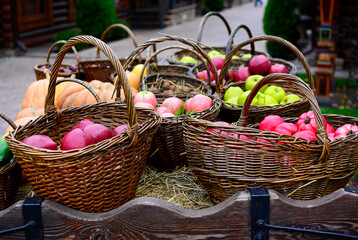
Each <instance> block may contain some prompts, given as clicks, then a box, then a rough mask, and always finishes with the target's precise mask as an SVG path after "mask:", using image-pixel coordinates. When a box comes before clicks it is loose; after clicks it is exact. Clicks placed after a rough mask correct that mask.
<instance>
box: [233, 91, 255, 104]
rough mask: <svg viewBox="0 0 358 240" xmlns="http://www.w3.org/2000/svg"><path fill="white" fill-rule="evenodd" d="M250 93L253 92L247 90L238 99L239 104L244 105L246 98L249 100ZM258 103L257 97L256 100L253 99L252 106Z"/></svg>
mask: <svg viewBox="0 0 358 240" xmlns="http://www.w3.org/2000/svg"><path fill="white" fill-rule="evenodd" d="M250 92H251V90H247V91H245V92H243V93H242V94H241V95H240V96H239V98H238V99H237V104H238V105H244V103H245V101H246V98H247V96H249V94H250ZM257 103H258V99H257V98H256V96H255V97H254V99H252V102H251V105H257Z"/></svg>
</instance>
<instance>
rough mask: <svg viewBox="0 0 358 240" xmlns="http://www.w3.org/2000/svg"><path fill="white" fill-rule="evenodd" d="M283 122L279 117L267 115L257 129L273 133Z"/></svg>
mask: <svg viewBox="0 0 358 240" xmlns="http://www.w3.org/2000/svg"><path fill="white" fill-rule="evenodd" d="M284 122H285V121H284V120H283V119H282V117H280V116H279V115H268V116H266V117H265V118H264V119H263V120H262V121H261V123H260V125H259V128H260V130H262V131H274V130H275V128H276V127H277V126H278V125H280V124H281V123H284Z"/></svg>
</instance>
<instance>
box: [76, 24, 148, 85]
mask: <svg viewBox="0 0 358 240" xmlns="http://www.w3.org/2000/svg"><path fill="white" fill-rule="evenodd" d="M115 28H121V29H123V30H125V31H126V32H127V33H128V35H129V36H130V38H131V39H132V41H133V45H134V47H135V48H136V47H138V42H137V39H136V38H135V36H134V34H133V32H132V31H131V30H130V29H129V28H128V27H127V26H126V25H124V24H121V23H117V24H113V25H111V26H109V27H108V28H107V29H106V30H105V31H104V32H103V33H102V36H101V38H100V39H101V40H102V41H104V39H105V38H106V36H107V34H108V32H110V31H111V30H113V29H115ZM125 60H126V59H125V58H120V59H119V61H120V62H121V64H123V63H124V62H125ZM142 62H144V59H142V58H141V57H140V56H139V57H137V59H136V60H135V61H133V63H132V64H133V65H136V64H139V63H142ZM79 65H80V68H81V69H82V70H83V71H84V74H85V78H86V81H91V80H100V81H102V82H112V83H113V81H112V78H111V74H112V73H113V72H115V69H114V67H113V65H112V64H111V62H110V61H109V60H108V59H107V58H100V49H99V48H98V49H97V57H96V59H90V60H81V61H80V62H79Z"/></svg>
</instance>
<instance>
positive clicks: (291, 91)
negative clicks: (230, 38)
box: [218, 36, 315, 123]
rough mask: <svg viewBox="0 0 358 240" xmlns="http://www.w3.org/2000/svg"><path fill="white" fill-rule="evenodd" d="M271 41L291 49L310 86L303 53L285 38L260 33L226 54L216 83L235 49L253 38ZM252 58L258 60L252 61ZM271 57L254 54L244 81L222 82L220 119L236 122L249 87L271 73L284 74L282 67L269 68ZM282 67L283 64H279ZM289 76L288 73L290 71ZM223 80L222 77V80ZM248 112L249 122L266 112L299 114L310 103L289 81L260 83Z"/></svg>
mask: <svg viewBox="0 0 358 240" xmlns="http://www.w3.org/2000/svg"><path fill="white" fill-rule="evenodd" d="M262 40H264V41H274V42H277V43H280V44H282V45H284V46H287V47H288V48H289V49H290V50H292V51H293V52H294V53H295V54H296V56H297V57H298V59H299V60H300V61H301V63H302V65H303V66H304V68H305V70H306V74H307V78H308V82H309V86H310V87H311V88H312V89H313V91H315V90H314V89H315V88H314V81H313V77H312V74H311V70H310V67H309V65H308V63H307V61H306V59H305V57H304V56H303V54H302V53H301V52H300V51H299V50H298V49H297V48H296V47H295V46H294V45H293V44H291V43H289V42H288V41H286V40H284V39H282V38H279V37H275V36H261V37H254V38H251V39H249V40H247V41H244V42H242V43H240V44H238V45H237V46H236V47H235V48H233V49H232V50H231V51H230V53H229V54H228V55H227V58H226V59H225V62H224V63H223V65H222V68H221V72H220V75H219V79H220V80H221V81H218V82H219V83H221V82H223V81H224V80H225V75H226V74H225V73H226V72H227V71H228V69H229V66H230V59H231V58H232V56H234V54H235V52H236V51H239V49H241V48H242V47H243V46H245V45H247V44H250V43H251V42H256V41H262ZM256 58H259V60H257V61H255V62H253V60H255V59H256ZM272 61H273V60H272V59H268V58H266V57H265V56H263V55H258V56H254V57H253V58H252V59H251V60H250V61H249V63H248V65H249V69H251V70H250V72H249V73H248V74H247V77H246V79H245V80H244V81H237V82H232V83H230V84H227V85H224V86H223V87H222V88H221V99H222V101H223V104H222V107H221V111H220V116H219V117H220V118H221V119H222V120H224V121H227V122H234V121H237V120H238V119H239V117H240V114H241V111H242V106H243V103H244V102H245V100H246V98H247V96H248V95H249V93H250V91H251V90H252V89H253V87H254V86H255V85H256V84H257V83H258V82H259V81H260V80H261V79H262V78H263V77H264V76H266V75H269V74H272V73H284V74H288V73H289V71H287V69H286V68H284V69H281V70H277V69H276V70H273V69H272V68H273V67H274V65H272ZM282 66H284V65H282ZM291 75H292V74H291ZM223 79H224V80H223ZM251 104H252V106H251V108H250V114H249V116H248V118H249V121H250V122H251V123H254V122H259V121H261V120H262V119H263V118H264V117H265V116H267V115H269V114H277V115H280V116H284V117H296V116H299V115H300V114H301V113H303V112H306V111H308V110H309V108H310V105H309V102H308V99H307V97H306V96H305V95H304V94H303V93H302V91H301V90H300V89H298V88H295V87H294V85H292V83H290V82H289V81H284V80H280V81H276V82H274V83H272V84H269V85H265V86H263V87H262V88H261V89H260V91H259V92H258V93H257V95H256V96H255V98H254V100H253V101H252V103H251Z"/></svg>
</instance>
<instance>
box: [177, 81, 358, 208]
mask: <svg viewBox="0 0 358 240" xmlns="http://www.w3.org/2000/svg"><path fill="white" fill-rule="evenodd" d="M283 79H284V80H285V81H290V82H292V84H294V85H295V86H296V87H298V88H300V89H301V91H302V92H303V93H304V94H305V95H306V97H307V98H308V99H309V102H310V104H311V107H312V109H313V112H314V116H315V120H316V123H317V133H316V136H317V139H318V140H317V141H315V142H310V141H307V140H305V139H302V138H295V137H294V136H290V135H284V134H278V133H276V132H270V131H261V130H259V129H258V128H257V125H248V126H247V122H248V121H247V117H248V113H249V106H250V102H251V101H252V99H253V98H254V96H255V95H256V93H257V92H258V90H259V89H260V88H261V87H262V86H264V85H265V84H268V83H271V82H273V81H276V80H283ZM323 117H325V119H326V120H327V122H328V123H329V124H331V125H332V126H333V127H335V128H337V127H338V126H342V125H343V124H346V123H351V124H354V125H358V119H357V118H353V117H346V116H340V115H322V114H321V111H320V108H319V106H318V103H317V100H316V98H315V96H314V95H313V92H312V90H311V89H310V88H309V87H308V85H307V84H306V83H304V82H303V81H302V80H301V79H300V78H298V77H296V76H292V75H289V74H271V75H268V76H266V77H264V78H263V79H262V80H261V81H260V82H259V83H258V84H257V86H255V87H254V89H253V90H252V92H251V94H250V95H249V96H248V98H247V100H246V102H245V104H244V108H243V111H242V114H241V117H240V120H239V122H237V124H236V125H237V126H223V125H219V124H214V123H212V122H209V121H205V120H202V119H194V118H186V119H185V121H184V124H183V127H184V144H185V150H186V153H187V156H188V163H189V167H190V168H191V169H192V170H193V172H194V174H195V175H196V176H197V177H198V178H199V180H200V181H201V182H202V183H203V185H204V187H205V188H206V190H207V191H208V193H209V194H210V196H211V198H212V200H213V201H214V202H215V203H218V202H221V201H223V200H225V199H226V198H228V197H229V196H231V195H233V194H235V193H236V192H238V191H241V190H246V189H248V188H250V187H267V188H270V189H274V190H276V191H278V192H280V193H281V194H283V195H285V196H287V197H290V198H293V199H299V200H310V199H315V198H319V197H322V196H324V195H327V194H329V193H331V192H333V191H335V190H337V189H339V188H342V187H345V185H346V184H347V183H348V181H349V179H350V178H351V177H352V176H353V174H354V173H356V172H357V170H358V161H357V160H358V144H357V143H358V134H352V135H349V136H347V137H344V138H337V139H335V140H333V141H330V140H328V137H327V132H326V130H325V126H324V122H323ZM284 120H285V121H286V122H292V123H295V122H296V121H297V120H298V117H296V118H284ZM208 128H213V129H216V131H215V132H221V131H224V132H225V134H220V133H215V132H213V133H211V132H209V131H208V130H207V129H208ZM243 136H245V137H243Z"/></svg>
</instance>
